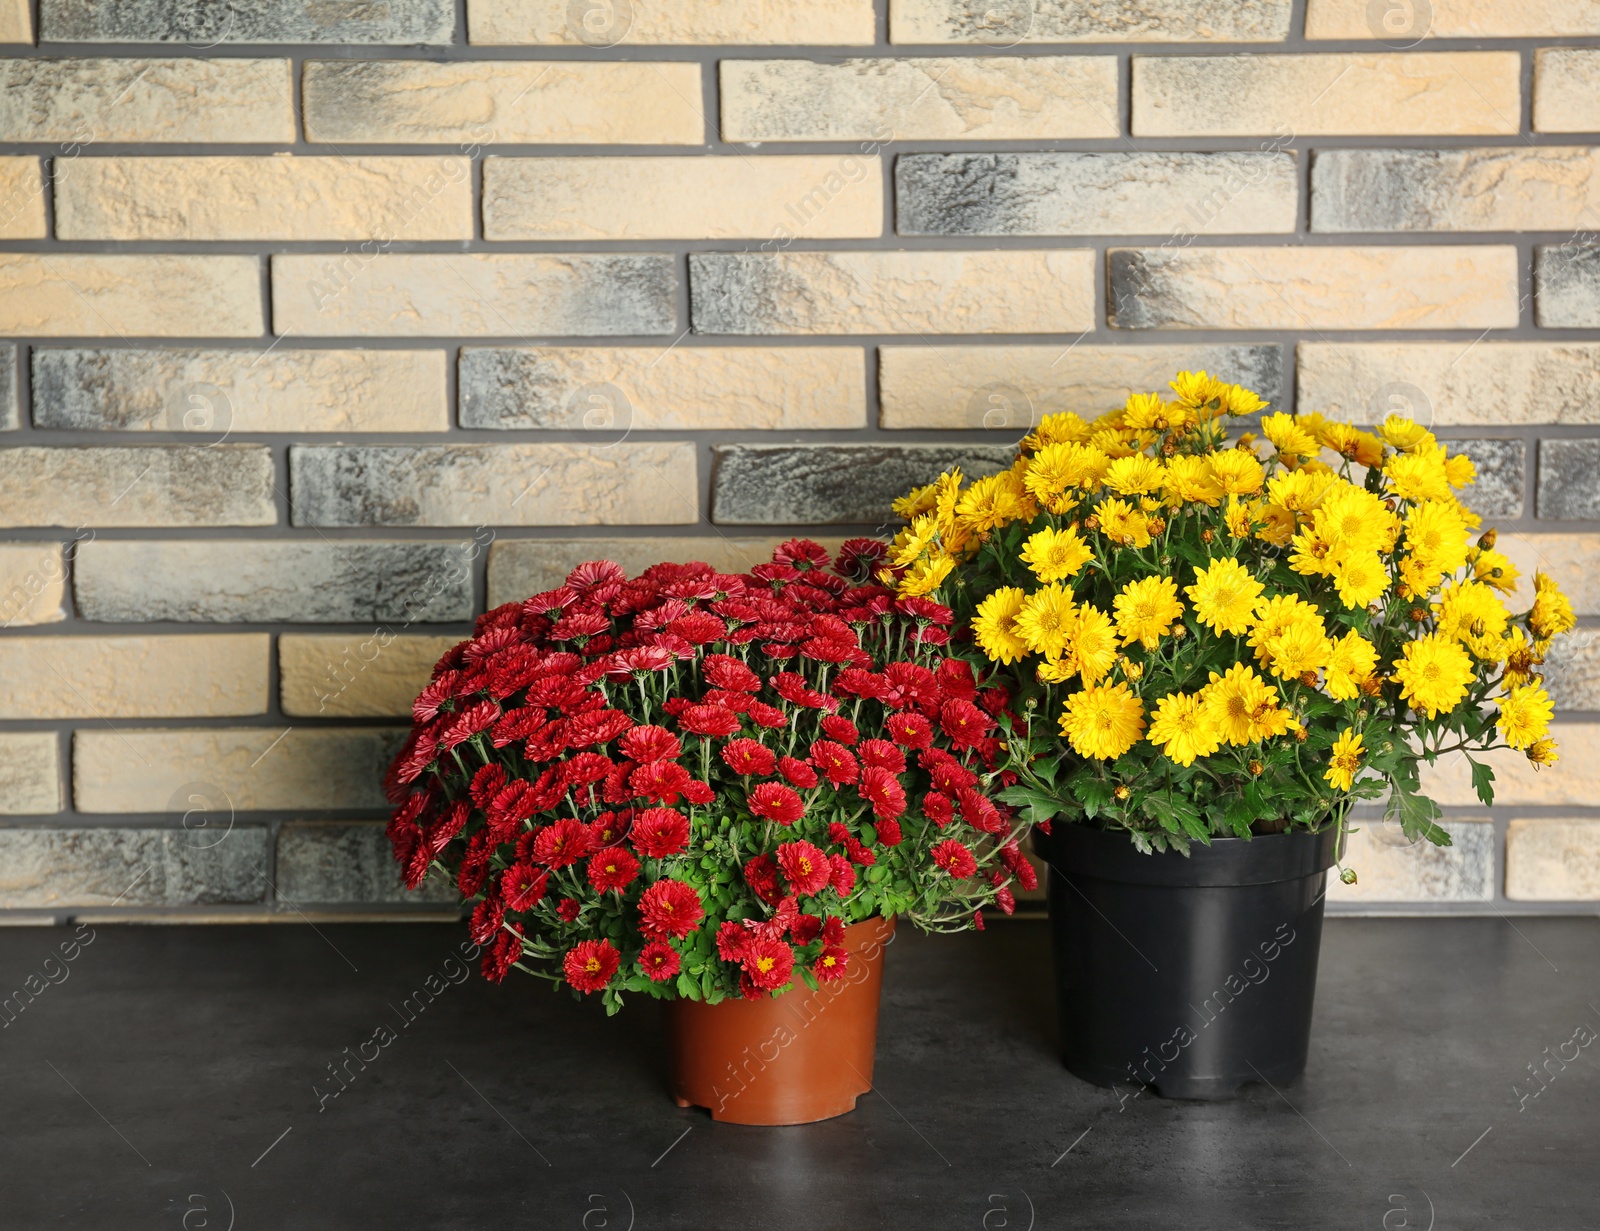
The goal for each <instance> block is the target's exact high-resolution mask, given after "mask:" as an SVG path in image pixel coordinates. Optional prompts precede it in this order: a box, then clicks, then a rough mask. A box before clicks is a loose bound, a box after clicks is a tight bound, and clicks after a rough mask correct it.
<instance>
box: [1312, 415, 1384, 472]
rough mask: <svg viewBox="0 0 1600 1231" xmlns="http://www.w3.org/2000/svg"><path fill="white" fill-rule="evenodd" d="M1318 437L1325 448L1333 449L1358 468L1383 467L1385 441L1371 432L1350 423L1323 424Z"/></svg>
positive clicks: (1320, 426) (1319, 427)
mask: <svg viewBox="0 0 1600 1231" xmlns="http://www.w3.org/2000/svg"><path fill="white" fill-rule="evenodd" d="M1316 436H1317V443H1318V444H1320V445H1321V446H1322V447H1323V448H1325V449H1332V450H1333V451H1334V452H1335V453H1337V454H1338V455H1339V456H1340V457H1344V458H1348V459H1349V460H1350V461H1352V462H1354V463H1356V465H1358V466H1366V467H1368V468H1369V469H1370V468H1371V467H1374V466H1381V465H1383V441H1381V440H1379V439H1378V438H1377V437H1376V436H1374V435H1373V434H1372V433H1371V432H1363V431H1362V430H1361V429H1360V428H1355V427H1351V426H1350V425H1349V424H1348V423H1322V424H1320V425H1319V426H1318V427H1317V432H1316Z"/></svg>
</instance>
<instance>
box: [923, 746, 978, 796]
mask: <svg viewBox="0 0 1600 1231" xmlns="http://www.w3.org/2000/svg"><path fill="white" fill-rule="evenodd" d="M921 760H922V768H923V769H925V770H927V771H928V776H929V777H930V778H931V779H932V780H933V789H934V790H936V791H943V792H944V793H945V794H946V795H954V794H955V793H956V792H957V791H959V790H960V789H961V788H962V787H968V786H976V785H977V784H978V775H977V774H975V773H973V772H972V771H971V770H970V769H968V768H967V767H966V766H964V765H962V764H961V762H959V761H957V760H956V759H955V758H954V757H953V756H951V755H950V754H949V753H948V752H942V751H940V750H939V749H937V748H928V749H925V750H924V751H923V753H922V757H921Z"/></svg>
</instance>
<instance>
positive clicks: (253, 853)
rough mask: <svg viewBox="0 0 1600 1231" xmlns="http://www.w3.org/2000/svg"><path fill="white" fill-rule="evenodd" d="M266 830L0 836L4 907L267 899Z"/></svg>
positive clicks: (14, 832) (0, 901)
mask: <svg viewBox="0 0 1600 1231" xmlns="http://www.w3.org/2000/svg"><path fill="white" fill-rule="evenodd" d="M266 859H267V830H266V829H265V827H263V826H260V825H239V824H233V825H232V827H231V828H227V827H223V828H222V832H221V836H220V837H219V835H218V826H217V825H216V824H211V825H207V826H204V827H201V826H191V827H190V828H188V829H183V828H171V829H60V828H50V829H3V830H0V907H10V908H15V907H36V908H37V907H65V906H111V905H117V906H202V905H221V904H225V903H247V902H260V901H262V900H263V899H264V898H265V896H266V888H267V878H266Z"/></svg>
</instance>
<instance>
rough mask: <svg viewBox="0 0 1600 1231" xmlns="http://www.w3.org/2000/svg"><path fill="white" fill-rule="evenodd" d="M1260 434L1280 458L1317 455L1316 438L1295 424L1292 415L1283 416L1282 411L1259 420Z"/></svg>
mask: <svg viewBox="0 0 1600 1231" xmlns="http://www.w3.org/2000/svg"><path fill="white" fill-rule="evenodd" d="M1261 434H1262V435H1263V436H1265V437H1266V438H1267V439H1268V440H1270V441H1271V442H1272V447H1273V448H1275V449H1276V450H1277V451H1278V456H1280V457H1293V458H1301V457H1315V456H1316V455H1317V449H1318V445H1317V441H1316V438H1315V437H1314V436H1312V435H1311V433H1310V432H1308V431H1306V430H1305V429H1304V428H1303V427H1301V426H1300V425H1299V424H1298V423H1296V422H1295V421H1294V416H1293V415H1287V414H1284V413H1283V412H1282V411H1279V412H1278V413H1277V414H1272V415H1264V416H1263V417H1262V419H1261Z"/></svg>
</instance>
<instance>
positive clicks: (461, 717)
mask: <svg viewBox="0 0 1600 1231" xmlns="http://www.w3.org/2000/svg"><path fill="white" fill-rule="evenodd" d="M499 717H500V707H499V706H498V705H496V704H495V703H494V702H493V701H479V702H478V703H477V704H476V705H469V706H467V708H466V709H464V710H462V711H461V713H459V714H457V715H456V716H455V718H453V719H452V720H451V722H450V725H449V726H447V727H446V728H445V729H444V732H443V733H442V734H441V735H440V736H439V746H440V747H441V748H443V749H444V750H445V751H446V752H448V751H449V750H450V749H452V748H454V747H455V746H456V745H457V744H461V743H464V742H466V741H467V740H469V739H471V738H472V737H473V736H474V735H476V734H478V732H480V731H487V730H488V729H489V728H490V727H492V726H494V724H495V722H496V720H498V719H499Z"/></svg>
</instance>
